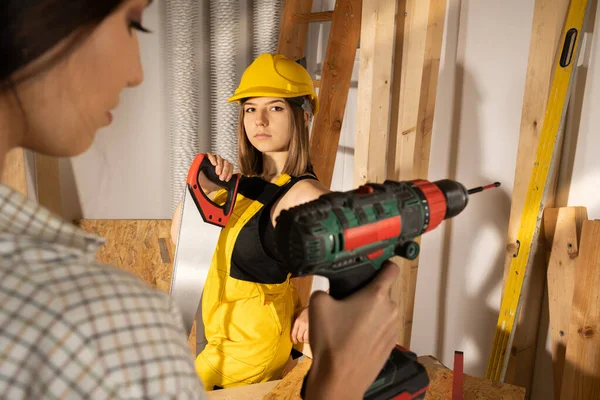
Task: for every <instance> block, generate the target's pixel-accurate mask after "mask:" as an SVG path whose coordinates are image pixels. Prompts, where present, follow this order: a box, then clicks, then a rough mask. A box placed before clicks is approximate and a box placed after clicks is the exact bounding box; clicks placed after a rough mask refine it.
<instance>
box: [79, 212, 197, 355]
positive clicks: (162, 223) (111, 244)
mask: <svg viewBox="0 0 600 400" xmlns="http://www.w3.org/2000/svg"><path fill="white" fill-rule="evenodd" d="M76 224H77V225H79V226H80V227H81V228H82V229H83V230H85V231H87V232H91V233H93V234H96V235H98V236H102V237H103V238H105V240H106V243H105V245H104V246H102V247H101V248H100V250H99V251H98V254H97V259H98V260H99V261H100V262H103V263H106V264H112V265H114V266H117V267H119V268H122V269H124V270H126V271H129V272H131V273H133V274H135V275H137V276H138V277H140V278H141V279H142V280H144V282H146V283H147V284H148V285H150V286H151V287H153V288H156V289H159V290H162V291H165V292H168V291H169V288H170V286H171V274H172V271H173V258H174V256H175V246H174V245H173V244H172V242H171V233H170V230H171V220H111V219H108V220H81V221H77V222H76ZM189 343H190V348H191V349H192V351H193V352H194V351H195V348H196V344H195V343H196V335H195V325H194V328H193V329H192V333H191V335H190V337H189Z"/></svg>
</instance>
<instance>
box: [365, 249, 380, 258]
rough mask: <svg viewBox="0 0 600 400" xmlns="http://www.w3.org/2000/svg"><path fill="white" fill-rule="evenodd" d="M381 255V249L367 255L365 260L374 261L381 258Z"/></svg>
mask: <svg viewBox="0 0 600 400" xmlns="http://www.w3.org/2000/svg"><path fill="white" fill-rule="evenodd" d="M382 255H383V249H379V250H377V251H374V252H372V253H369V254H367V258H368V259H369V260H374V259H376V258H379V257H381V256H382Z"/></svg>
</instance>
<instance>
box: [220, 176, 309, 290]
mask: <svg viewBox="0 0 600 400" xmlns="http://www.w3.org/2000/svg"><path fill="white" fill-rule="evenodd" d="M303 179H316V177H315V176H313V175H303V176H300V177H292V178H291V179H290V180H289V182H287V183H286V184H285V185H282V186H277V185H275V184H274V183H270V182H267V181H265V180H263V179H261V178H258V177H250V178H244V179H242V180H241V181H240V183H239V187H238V191H239V193H240V194H242V195H243V196H245V197H247V198H250V199H253V200H258V201H260V202H261V203H262V204H264V206H263V207H262V208H261V209H260V210H259V211H258V212H257V213H256V214H254V215H253V216H252V218H250V220H248V222H246V224H245V225H244V227H243V228H242V229H241V231H240V233H239V234H238V237H237V239H236V241H235V245H234V247H233V252H232V255H231V270H230V274H231V277H233V278H235V279H240V280H244V281H250V282H257V283H266V284H273V283H283V282H285V280H286V278H287V275H288V273H289V272H291V271H290V270H289V267H288V266H287V265H286V264H284V263H282V262H281V258H280V257H279V256H278V254H277V249H276V247H275V228H274V227H273V224H272V223H271V210H272V209H273V205H274V204H275V203H276V202H277V200H279V199H280V198H282V197H283V196H284V195H285V194H286V193H287V192H288V190H290V189H291V188H292V186H294V184H296V182H299V181H301V180H303Z"/></svg>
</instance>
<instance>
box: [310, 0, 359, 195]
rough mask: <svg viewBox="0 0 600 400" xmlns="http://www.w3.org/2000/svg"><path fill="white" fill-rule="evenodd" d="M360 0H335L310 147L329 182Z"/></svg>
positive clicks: (317, 170) (318, 171) (320, 173)
mask: <svg viewBox="0 0 600 400" xmlns="http://www.w3.org/2000/svg"><path fill="white" fill-rule="evenodd" d="M361 9H362V0H338V1H337V2H336V4H335V10H334V11H333V21H332V23H331V30H330V32H329V41H328V44H327V51H326V53H325V60H324V64H323V74H322V77H321V88H320V90H319V101H320V104H321V109H320V111H319V113H318V114H317V115H316V116H315V120H314V123H313V127H312V132H313V133H312V135H311V137H310V151H311V156H312V160H313V163H314V167H315V168H314V169H315V173H316V175H317V176H318V177H319V180H320V181H321V182H322V183H323V184H324V185H325V186H327V187H330V186H331V179H332V177H333V168H334V165H335V158H336V153H337V149H338V145H339V141H340V132H341V130H342V123H343V120H344V111H345V110H346V100H347V99H348V91H349V90H350V82H351V79H352V69H353V66H354V59H355V57H356V48H357V46H358V39H359V36H360V29H361Z"/></svg>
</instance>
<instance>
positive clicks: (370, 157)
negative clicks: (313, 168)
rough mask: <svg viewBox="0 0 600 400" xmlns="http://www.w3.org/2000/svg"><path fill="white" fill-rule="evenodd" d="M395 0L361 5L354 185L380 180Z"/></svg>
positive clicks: (374, 0)
mask: <svg viewBox="0 0 600 400" xmlns="http://www.w3.org/2000/svg"><path fill="white" fill-rule="evenodd" d="M395 20H396V0H372V1H368V2H365V4H364V5H363V8H362V28H361V32H360V69H359V75H358V103H357V109H358V110H361V112H359V113H358V115H357V116H356V142H355V146H354V147H355V150H354V186H355V187H358V186H360V185H362V184H364V183H367V182H369V181H370V182H383V181H384V180H385V174H386V157H385V154H386V152H387V142H388V132H389V121H390V96H391V83H392V64H393V62H392V60H393V53H394V34H395Z"/></svg>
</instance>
